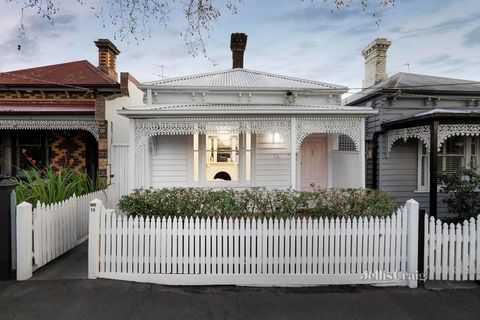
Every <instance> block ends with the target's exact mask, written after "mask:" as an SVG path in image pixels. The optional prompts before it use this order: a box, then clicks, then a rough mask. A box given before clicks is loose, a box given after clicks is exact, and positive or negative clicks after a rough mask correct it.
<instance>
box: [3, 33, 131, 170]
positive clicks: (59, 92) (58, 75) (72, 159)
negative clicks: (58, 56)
mask: <svg viewBox="0 0 480 320" xmlns="http://www.w3.org/2000/svg"><path fill="white" fill-rule="evenodd" d="M95 45H96V46H97V47H98V67H96V66H94V65H92V64H91V63H90V62H88V61H86V60H81V61H73V62H67V63H62V64H56V65H49V66H42V67H35V68H31V69H24V70H15V71H9V72H0V159H1V161H0V175H12V176H19V175H20V176H21V174H22V170H23V169H28V168H29V167H31V166H33V165H35V166H37V167H42V166H47V165H51V166H53V167H54V168H55V169H60V168H63V167H67V166H69V167H72V168H74V169H75V170H87V172H88V173H89V175H91V176H94V175H96V174H97V172H98V173H99V174H100V176H104V177H105V176H106V175H107V172H108V158H107V157H108V154H107V153H108V152H107V150H108V142H107V138H108V137H107V134H108V121H107V119H106V106H108V103H109V101H111V100H112V99H115V98H117V97H121V96H127V95H128V94H129V92H128V86H129V82H132V81H133V82H135V80H134V79H133V78H131V77H130V76H129V75H128V73H122V74H121V76H120V82H119V81H118V76H117V70H116V60H117V55H118V54H119V53H120V51H119V50H118V49H117V47H116V46H115V45H114V44H113V43H112V42H111V41H110V40H107V39H99V40H98V41H95Z"/></svg>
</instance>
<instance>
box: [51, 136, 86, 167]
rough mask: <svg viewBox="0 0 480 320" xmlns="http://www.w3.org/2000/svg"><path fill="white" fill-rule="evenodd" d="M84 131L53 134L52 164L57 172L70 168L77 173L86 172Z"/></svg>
mask: <svg viewBox="0 0 480 320" xmlns="http://www.w3.org/2000/svg"><path fill="white" fill-rule="evenodd" d="M86 134H87V133H86V132H84V131H67V132H61V131H55V132H54V133H53V134H52V147H51V148H52V158H51V164H52V166H53V167H54V168H55V169H56V170H60V169H62V168H65V167H70V168H72V169H74V170H75V171H77V172H78V171H81V170H85V168H86V150H87V145H86V141H85V135H86Z"/></svg>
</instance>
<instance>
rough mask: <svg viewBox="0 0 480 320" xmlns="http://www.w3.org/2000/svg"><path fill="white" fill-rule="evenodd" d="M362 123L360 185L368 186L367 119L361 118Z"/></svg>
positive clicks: (359, 152)
mask: <svg viewBox="0 0 480 320" xmlns="http://www.w3.org/2000/svg"><path fill="white" fill-rule="evenodd" d="M360 121H361V125H360V128H361V129H360V148H359V150H358V155H359V157H360V159H359V160H360V161H359V162H360V179H361V180H360V186H361V187H362V188H365V186H366V168H365V167H366V159H365V158H366V154H365V119H361V120H360Z"/></svg>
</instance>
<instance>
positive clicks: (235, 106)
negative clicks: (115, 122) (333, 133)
mask: <svg viewBox="0 0 480 320" xmlns="http://www.w3.org/2000/svg"><path fill="white" fill-rule="evenodd" d="M125 109H126V110H139V109H142V110H158V111H162V110H256V111H257V110H259V109H277V110H278V109H288V110H295V109H312V110H358V107H348V106H341V105H303V104H269V103H261V104H258V103H255V104H243V103H230V104H225V103H205V104H165V105H153V106H152V107H150V108H125Z"/></svg>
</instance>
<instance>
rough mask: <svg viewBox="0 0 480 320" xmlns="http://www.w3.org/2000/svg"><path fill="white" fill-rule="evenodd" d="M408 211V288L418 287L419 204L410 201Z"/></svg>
mask: <svg viewBox="0 0 480 320" xmlns="http://www.w3.org/2000/svg"><path fill="white" fill-rule="evenodd" d="M405 209H406V210H407V275H408V276H409V277H410V278H409V279H408V286H409V287H410V288H417V286H418V218H419V217H418V216H419V209H418V202H417V201H415V200H413V199H410V200H408V201H407V203H406V205H405Z"/></svg>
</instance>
